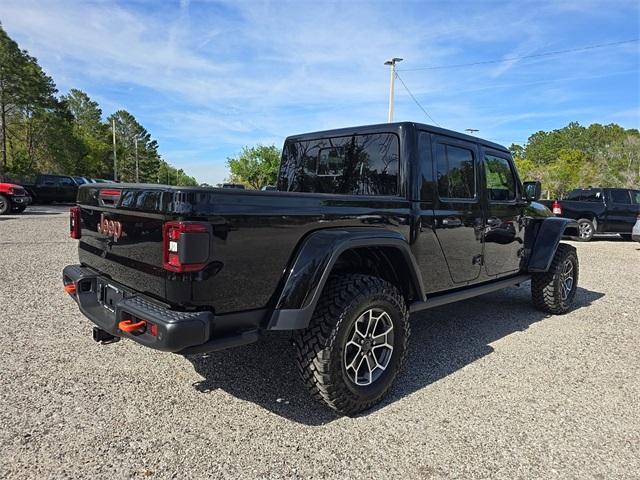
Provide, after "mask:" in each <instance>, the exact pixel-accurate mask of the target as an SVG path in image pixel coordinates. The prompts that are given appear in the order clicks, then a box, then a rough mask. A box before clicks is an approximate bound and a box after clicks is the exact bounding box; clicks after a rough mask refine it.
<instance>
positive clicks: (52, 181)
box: [22, 174, 78, 203]
mask: <svg viewBox="0 0 640 480" xmlns="http://www.w3.org/2000/svg"><path fill="white" fill-rule="evenodd" d="M22 186H23V187H24V188H25V189H26V190H27V192H29V194H30V195H31V197H33V202H34V203H51V202H66V203H70V202H74V201H75V200H76V196H77V194H78V182H77V181H76V180H75V179H74V177H72V176H69V175H48V174H47V175H36V176H35V177H34V178H33V180H32V181H31V182H25V183H23V184H22Z"/></svg>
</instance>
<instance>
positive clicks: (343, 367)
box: [62, 122, 578, 414]
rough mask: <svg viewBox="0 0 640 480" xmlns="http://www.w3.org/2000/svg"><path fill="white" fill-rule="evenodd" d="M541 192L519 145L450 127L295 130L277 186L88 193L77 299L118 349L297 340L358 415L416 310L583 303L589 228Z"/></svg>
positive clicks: (401, 349)
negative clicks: (495, 302) (505, 293)
mask: <svg viewBox="0 0 640 480" xmlns="http://www.w3.org/2000/svg"><path fill="white" fill-rule="evenodd" d="M529 188H531V190H529ZM529 191H531V192H532V193H531V194H528V193H526V192H529ZM539 195H540V183H539V182H535V183H531V184H529V185H527V190H525V188H524V186H523V184H522V183H521V181H520V179H519V177H518V174H517V171H516V168H515V165H514V163H513V160H512V158H511V155H510V153H509V150H508V149H507V148H505V147H503V146H501V145H498V144H495V143H493V142H489V141H486V140H482V139H480V138H477V137H472V136H468V135H464V134H461V133H456V132H453V131H450V130H445V129H442V128H437V127H433V126H429V125H423V124H417V123H409V122H403V123H389V124H382V125H371V126H364V127H353V128H345V129H340V130H331V131H324V132H316V133H310V134H304V135H296V136H293V137H289V138H287V139H286V141H285V145H284V149H283V154H282V159H281V165H280V171H279V178H278V185H277V191H268V190H267V191H256V190H242V189H227V188H210V187H207V188H205V187H196V188H194V187H172V186H164V185H141V184H113V185H104V184H103V185H96V184H86V185H82V186H80V188H79V191H78V198H77V206H76V207H73V208H72V209H71V212H70V214H71V217H70V234H71V237H72V238H75V239H78V240H79V242H78V255H79V263H78V264H75V265H68V266H67V267H65V268H64V271H63V272H62V280H63V286H64V290H65V291H66V292H67V293H68V294H69V295H71V297H72V298H73V299H74V300H75V301H76V302H77V304H78V307H79V309H80V311H81V312H82V313H83V314H84V315H85V316H87V317H88V318H89V320H91V322H93V323H94V324H95V326H94V330H93V337H94V340H96V341H98V342H100V343H103V344H104V343H113V342H116V341H118V340H120V338H127V339H130V340H133V341H135V342H137V343H139V344H141V345H144V346H147V347H150V348H155V349H158V350H163V351H168V352H176V353H180V354H197V353H205V352H210V351H214V350H220V349H223V348H228V347H233V346H237V345H243V344H248V343H251V342H255V341H256V340H258V339H259V338H260V336H261V335H262V334H263V333H264V332H266V331H273V330H280V331H282V330H288V331H291V332H292V337H293V343H294V348H295V350H296V355H297V360H296V361H297V366H298V370H299V371H300V373H301V376H302V379H303V381H304V383H305V385H306V386H307V388H308V389H309V391H310V392H311V394H312V395H313V396H314V397H315V398H317V399H318V400H321V401H323V402H324V403H325V404H326V405H328V406H330V407H331V408H333V409H335V410H336V411H338V412H340V413H343V414H355V413H357V412H360V411H362V410H365V409H367V408H369V407H371V406H372V405H374V404H375V403H377V402H379V401H380V400H381V399H382V397H383V396H384V395H385V394H386V393H387V392H388V390H389V388H390V386H391V384H392V382H393V381H394V379H395V378H396V376H397V375H398V372H399V371H400V369H401V367H402V365H403V363H404V361H405V358H406V355H407V345H408V343H407V342H408V340H409V334H410V326H409V321H408V320H409V313H412V312H417V311H420V310H424V309H429V308H433V307H437V306H441V305H444V304H448V303H452V302H457V301H460V300H464V299H467V298H470V297H473V296H476V295H482V294H485V293H488V292H492V291H495V290H499V289H503V288H506V287H510V286H514V285H519V284H521V283H524V282H527V281H531V294H532V300H533V305H534V306H535V307H536V308H538V309H540V310H542V311H544V312H547V313H552V314H562V313H565V312H567V311H568V310H570V309H571V308H572V305H573V303H574V298H575V295H576V289H577V285H578V257H577V254H576V250H575V248H574V247H572V246H570V245H567V244H563V243H561V242H560V240H561V238H562V237H563V236H564V235H568V236H575V235H577V224H576V223H575V222H574V221H572V220H569V219H566V218H557V217H554V216H553V215H552V214H551V212H549V210H548V209H547V208H546V207H544V206H542V205H541V204H540V203H538V202H536V200H537V198H538V197H539ZM515 301H517V300H516V299H515V298H514V302H515ZM264 361H265V362H268V361H270V359H268V358H265V359H264Z"/></svg>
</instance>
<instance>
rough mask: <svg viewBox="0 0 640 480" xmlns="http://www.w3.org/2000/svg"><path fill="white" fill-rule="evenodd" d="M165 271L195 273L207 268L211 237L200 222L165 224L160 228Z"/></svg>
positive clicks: (205, 226)
mask: <svg viewBox="0 0 640 480" xmlns="http://www.w3.org/2000/svg"><path fill="white" fill-rule="evenodd" d="M162 239H163V258H162V263H163V265H164V268H165V270H169V271H170V272H177V273H183V272H197V271H199V270H202V269H203V268H204V267H206V266H207V263H208V261H209V247H210V243H211V235H210V234H209V225H208V224H206V223H201V222H167V223H165V224H164V226H163V228H162Z"/></svg>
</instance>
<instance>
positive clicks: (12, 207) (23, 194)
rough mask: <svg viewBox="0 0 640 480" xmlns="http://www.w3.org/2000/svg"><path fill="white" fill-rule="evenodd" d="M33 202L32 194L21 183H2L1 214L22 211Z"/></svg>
mask: <svg viewBox="0 0 640 480" xmlns="http://www.w3.org/2000/svg"><path fill="white" fill-rule="evenodd" d="M30 203H31V196H30V195H29V194H28V193H27V191H26V190H25V189H24V188H22V187H21V186H20V185H15V184H13V183H0V215H5V214H9V213H22V212H24V209H25V208H27V205H29V204H30Z"/></svg>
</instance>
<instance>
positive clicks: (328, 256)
mask: <svg viewBox="0 0 640 480" xmlns="http://www.w3.org/2000/svg"><path fill="white" fill-rule="evenodd" d="M359 247H391V248H394V249H397V250H398V251H399V252H400V253H402V256H403V258H404V261H405V262H406V266H407V267H408V269H409V272H410V275H411V279H410V280H411V285H412V287H413V289H414V290H415V292H416V294H417V296H418V299H419V300H424V286H423V283H422V276H421V275H420V270H419V267H418V265H417V263H416V260H415V258H414V256H413V254H412V253H411V250H410V248H409V244H408V243H407V241H406V240H405V238H404V237H403V236H402V235H401V234H400V233H398V232H395V231H392V230H385V229H381V228H375V229H370V228H351V229H327V230H320V231H317V232H314V233H311V234H310V235H309V236H307V237H306V238H305V239H304V240H303V241H302V243H301V245H300V248H298V249H297V253H296V255H295V260H294V261H293V263H292V264H291V265H292V266H291V268H290V269H289V270H288V272H287V273H286V275H285V278H284V283H283V287H282V289H281V290H280V295H279V297H278V300H277V302H276V304H275V305H276V307H275V309H274V311H273V313H272V314H271V318H270V320H269V322H268V325H267V330H296V329H301V328H306V327H307V326H308V325H309V322H310V321H311V317H312V316H313V312H314V310H315V308H316V304H317V303H318V300H319V298H320V295H321V294H322V290H323V289H324V286H325V284H326V282H327V279H328V278H329V275H330V274H331V270H332V268H333V266H334V265H335V263H336V261H337V260H338V258H339V257H340V255H341V254H343V253H344V252H346V251H347V250H351V249H354V248H359Z"/></svg>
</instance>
